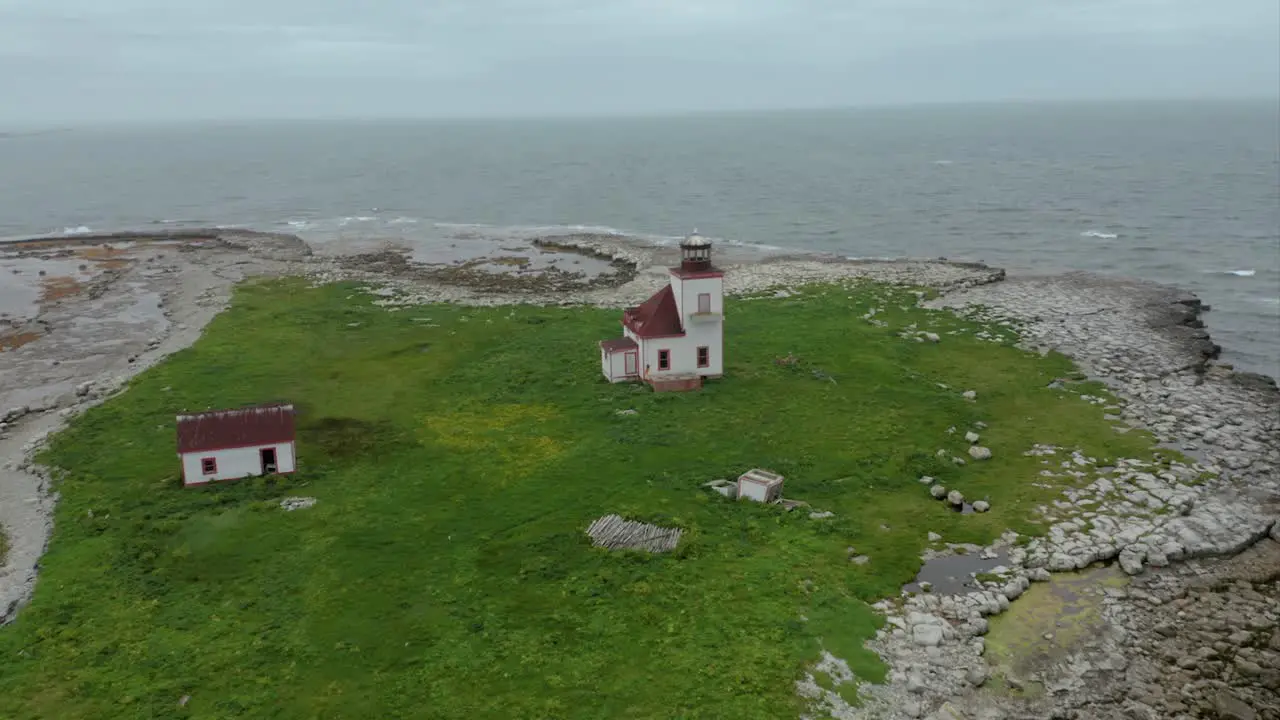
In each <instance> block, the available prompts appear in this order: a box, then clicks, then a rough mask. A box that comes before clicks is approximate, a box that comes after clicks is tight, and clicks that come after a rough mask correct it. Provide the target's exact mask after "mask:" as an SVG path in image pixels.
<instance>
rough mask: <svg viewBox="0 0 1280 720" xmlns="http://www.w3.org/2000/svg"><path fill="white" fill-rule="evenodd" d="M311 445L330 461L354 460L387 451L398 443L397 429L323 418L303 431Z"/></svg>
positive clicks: (344, 419) (368, 423) (343, 419)
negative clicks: (396, 437) (393, 443)
mask: <svg viewBox="0 0 1280 720" xmlns="http://www.w3.org/2000/svg"><path fill="white" fill-rule="evenodd" d="M301 434H302V437H303V438H304V439H305V440H306V442H307V443H309V444H311V445H314V446H316V447H319V448H320V449H321V450H322V451H323V452H324V453H325V454H326V455H328V456H330V457H335V458H337V457H354V456H357V455H363V454H367V453H369V452H370V451H372V450H374V449H375V448H377V449H385V448H386V444H387V443H388V441H392V440H394V435H395V429H394V428H392V427H391V426H390V425H387V424H383V423H371V422H368V421H366V420H357V419H356V418H346V417H325V418H320V419H319V420H316V421H314V422H312V423H309V424H307V425H306V426H304V427H303V428H301Z"/></svg>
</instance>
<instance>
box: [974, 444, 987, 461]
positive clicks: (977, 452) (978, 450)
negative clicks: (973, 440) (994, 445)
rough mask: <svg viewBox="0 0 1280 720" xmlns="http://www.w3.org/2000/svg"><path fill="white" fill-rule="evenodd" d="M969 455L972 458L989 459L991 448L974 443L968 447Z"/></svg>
mask: <svg viewBox="0 0 1280 720" xmlns="http://www.w3.org/2000/svg"><path fill="white" fill-rule="evenodd" d="M969 457H971V458H973V459H974V460H990V459H991V450H990V449H989V448H985V447H982V446H981V445H974V446H973V447H971V448H969Z"/></svg>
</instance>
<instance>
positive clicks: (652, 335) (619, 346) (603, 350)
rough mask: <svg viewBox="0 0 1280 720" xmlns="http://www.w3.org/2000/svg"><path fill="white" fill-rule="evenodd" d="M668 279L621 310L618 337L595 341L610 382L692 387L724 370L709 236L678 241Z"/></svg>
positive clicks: (718, 279)
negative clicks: (645, 297) (677, 261)
mask: <svg viewBox="0 0 1280 720" xmlns="http://www.w3.org/2000/svg"><path fill="white" fill-rule="evenodd" d="M670 275H671V279H670V281H669V282H668V284H667V285H666V286H665V287H663V288H662V289H661V290H659V291H658V292H656V293H654V294H653V296H652V297H650V298H649V299H648V300H646V301H644V302H643V303H641V304H640V305H638V306H636V307H633V308H628V309H627V310H626V311H624V312H623V314H622V337H620V338H617V339H615V340H606V341H604V342H602V343H600V363H601V370H602V371H603V373H604V376H605V377H606V378H608V379H609V381H610V382H622V381H626V380H643V381H645V382H648V383H649V384H651V385H653V387H654V389H655V390H692V389H696V388H698V387H701V386H702V380H703V378H718V377H720V376H722V375H723V374H724V273H723V272H721V271H720V270H717V269H716V268H715V266H714V265H712V264H711V241H710V240H708V239H707V238H705V237H703V236H701V235H699V234H698V232H697V231H696V230H695V231H694V232H693V234H691V235H689V236H688V237H686V238H685V239H684V240H682V241H681V242H680V265H679V266H678V267H673V268H670Z"/></svg>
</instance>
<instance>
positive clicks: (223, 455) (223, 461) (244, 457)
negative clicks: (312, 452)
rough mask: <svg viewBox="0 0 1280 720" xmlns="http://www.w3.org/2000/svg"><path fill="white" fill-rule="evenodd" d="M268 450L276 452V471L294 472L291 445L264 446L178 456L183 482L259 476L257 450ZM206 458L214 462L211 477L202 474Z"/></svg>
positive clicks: (192, 482)
mask: <svg viewBox="0 0 1280 720" xmlns="http://www.w3.org/2000/svg"><path fill="white" fill-rule="evenodd" d="M271 447H274V448H275V449H276V472H277V473H291V472H293V471H294V469H295V463H294V452H293V443H279V444H272V443H268V444H266V445H253V446H251V447H240V448H228V449H226V450H207V451H204V452H190V453H185V454H183V455H182V478H183V482H184V483H185V484H187V485H196V484H199V483H206V482H212V481H214V480H239V479H240V478H243V477H245V476H247V475H261V474H262V456H261V455H260V454H259V452H258V451H260V450H263V449H265V448H271ZM210 457H211V458H213V459H215V460H216V461H217V464H218V471H217V472H216V473H214V474H212V475H205V474H204V472H203V463H202V462H201V461H203V460H204V459H205V458H210Z"/></svg>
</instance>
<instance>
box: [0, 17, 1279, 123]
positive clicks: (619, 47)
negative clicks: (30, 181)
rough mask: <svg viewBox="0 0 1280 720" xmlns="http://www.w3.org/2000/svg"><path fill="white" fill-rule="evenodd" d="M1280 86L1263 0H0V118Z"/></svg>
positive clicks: (644, 108)
mask: <svg viewBox="0 0 1280 720" xmlns="http://www.w3.org/2000/svg"><path fill="white" fill-rule="evenodd" d="M1278 93H1280V2H1277V0H363V2H361V1H358V0H0V124H6V125H13V124H26V123H42V124H43V123H77V124H78V123H85V122H94V121H113V122H114V121H121V120H142V119H153V120H169V119H184V118H264V117H276V118H278V117H287V118H301V117H332V116H358V117H387V116H406V115H411V116H459V115H461V116H475V115H531V114H532V115H543V114H612V113H651V112H652V113H666V112H686V111H702V110H718V109H753V108H789V107H827V106H848V105H868V104H886V103H919V102H955V101H988V100H1005V99H1023V100H1035V99H1078V98H1103V99H1107V98H1125V97H1223V96H1255V97H1256V96H1275V95H1277V94H1278Z"/></svg>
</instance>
